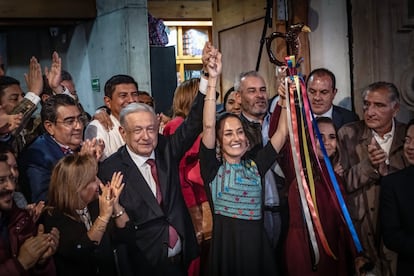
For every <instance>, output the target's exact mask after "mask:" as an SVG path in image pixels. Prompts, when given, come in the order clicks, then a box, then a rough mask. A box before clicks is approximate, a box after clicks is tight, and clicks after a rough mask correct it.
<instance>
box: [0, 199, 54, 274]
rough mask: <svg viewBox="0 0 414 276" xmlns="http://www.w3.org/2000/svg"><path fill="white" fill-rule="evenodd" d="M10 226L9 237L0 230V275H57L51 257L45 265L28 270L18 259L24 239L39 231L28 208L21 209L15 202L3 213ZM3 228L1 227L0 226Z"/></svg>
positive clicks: (8, 226)
mask: <svg viewBox="0 0 414 276" xmlns="http://www.w3.org/2000/svg"><path fill="white" fill-rule="evenodd" d="M1 215H2V217H3V216H5V217H4V218H5V220H3V221H6V223H7V228H8V239H7V240H5V237H4V236H3V235H2V234H1V232H2V231H1V230H0V275H8V276H14V275H16V276H26V275H47V276H49V275H50V276H52V275H56V271H55V266H54V263H53V261H52V260H51V259H50V260H49V261H47V262H46V263H45V264H44V265H36V266H34V267H33V268H31V269H29V270H28V271H26V270H24V268H23V266H22V265H21V264H20V262H19V261H18V260H17V255H18V253H19V248H20V246H21V245H22V244H23V243H24V241H25V240H26V239H28V238H30V237H31V236H33V235H36V233H37V225H36V224H35V223H34V222H33V220H32V217H31V216H30V215H29V213H28V212H27V211H26V210H22V209H19V208H18V207H17V206H16V205H15V204H13V207H12V209H11V210H10V212H7V213H4V212H3V213H2V214H1ZM0 229H1V227H0Z"/></svg>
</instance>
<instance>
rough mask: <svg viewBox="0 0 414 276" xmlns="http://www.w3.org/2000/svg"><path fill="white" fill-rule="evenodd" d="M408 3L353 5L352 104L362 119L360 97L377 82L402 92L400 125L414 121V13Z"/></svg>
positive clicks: (371, 1)
mask: <svg viewBox="0 0 414 276" xmlns="http://www.w3.org/2000/svg"><path fill="white" fill-rule="evenodd" d="M409 1H411V0H388V1H375V0H366V1H357V0H352V1H351V2H352V30H353V31H352V37H353V44H352V52H353V58H352V62H353V71H352V72H353V84H354V85H353V87H354V89H353V90H354V95H353V100H354V104H355V108H356V111H357V112H358V113H359V114H360V117H361V115H362V98H361V93H362V91H363V90H364V88H365V87H366V86H367V85H369V84H370V83H372V82H376V81H388V82H392V83H394V84H395V85H396V86H397V87H398V88H399V90H400V93H401V100H402V101H401V102H402V108H401V111H400V114H399V116H398V118H399V119H400V120H401V121H408V120H409V119H410V118H413V117H414V116H413V114H414V113H413V112H414V85H413V84H414V31H413V28H414V11H413V10H411V16H409V13H407V11H408V10H409V8H408V7H409ZM411 8H412V7H411Z"/></svg>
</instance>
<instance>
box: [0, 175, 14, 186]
mask: <svg viewBox="0 0 414 276" xmlns="http://www.w3.org/2000/svg"><path fill="white" fill-rule="evenodd" d="M8 182H12V183H16V178H15V177H14V176H13V175H12V174H11V175H9V176H0V185H3V184H6V183H8Z"/></svg>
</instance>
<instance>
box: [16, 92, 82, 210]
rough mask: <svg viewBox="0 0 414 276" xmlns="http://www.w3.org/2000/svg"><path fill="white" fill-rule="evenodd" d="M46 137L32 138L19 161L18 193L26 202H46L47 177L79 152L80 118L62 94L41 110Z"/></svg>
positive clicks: (48, 101)
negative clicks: (23, 194) (69, 157)
mask: <svg viewBox="0 0 414 276" xmlns="http://www.w3.org/2000/svg"><path fill="white" fill-rule="evenodd" d="M41 118H42V124H43V127H44V128H45V130H46V133H45V134H43V135H41V136H39V137H38V138H36V140H35V141H34V142H33V143H32V144H31V145H30V146H29V147H27V148H26V149H25V150H24V151H23V152H22V154H21V156H20V158H19V169H20V175H21V176H22V177H21V178H20V179H21V180H22V182H21V183H22V187H21V188H22V190H23V191H24V193H25V195H26V197H27V199H28V201H31V202H39V201H41V200H43V201H46V199H47V192H48V188H49V181H50V176H51V174H52V170H53V167H54V166H55V164H56V163H57V161H58V160H59V159H60V158H62V157H63V156H65V155H66V154H70V153H73V152H76V151H78V150H79V148H80V145H81V142H82V138H83V129H84V121H85V119H84V115H83V114H82V113H81V111H80V110H79V108H78V105H77V103H76V102H75V100H74V99H73V98H71V97H70V96H68V95H65V94H57V95H54V96H52V97H50V98H49V99H48V100H47V101H46V103H45V104H44V105H43V106H42V111H41Z"/></svg>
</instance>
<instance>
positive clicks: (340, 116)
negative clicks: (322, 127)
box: [332, 105, 359, 129]
mask: <svg viewBox="0 0 414 276" xmlns="http://www.w3.org/2000/svg"><path fill="white" fill-rule="evenodd" d="M332 121H333V123H334V125H335V127H336V129H340V128H341V126H343V125H345V124H347V123H351V122H356V121H359V117H358V115H357V114H355V113H354V112H352V111H350V110H348V109H346V108H343V107H340V106H337V105H334V106H333V110H332Z"/></svg>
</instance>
